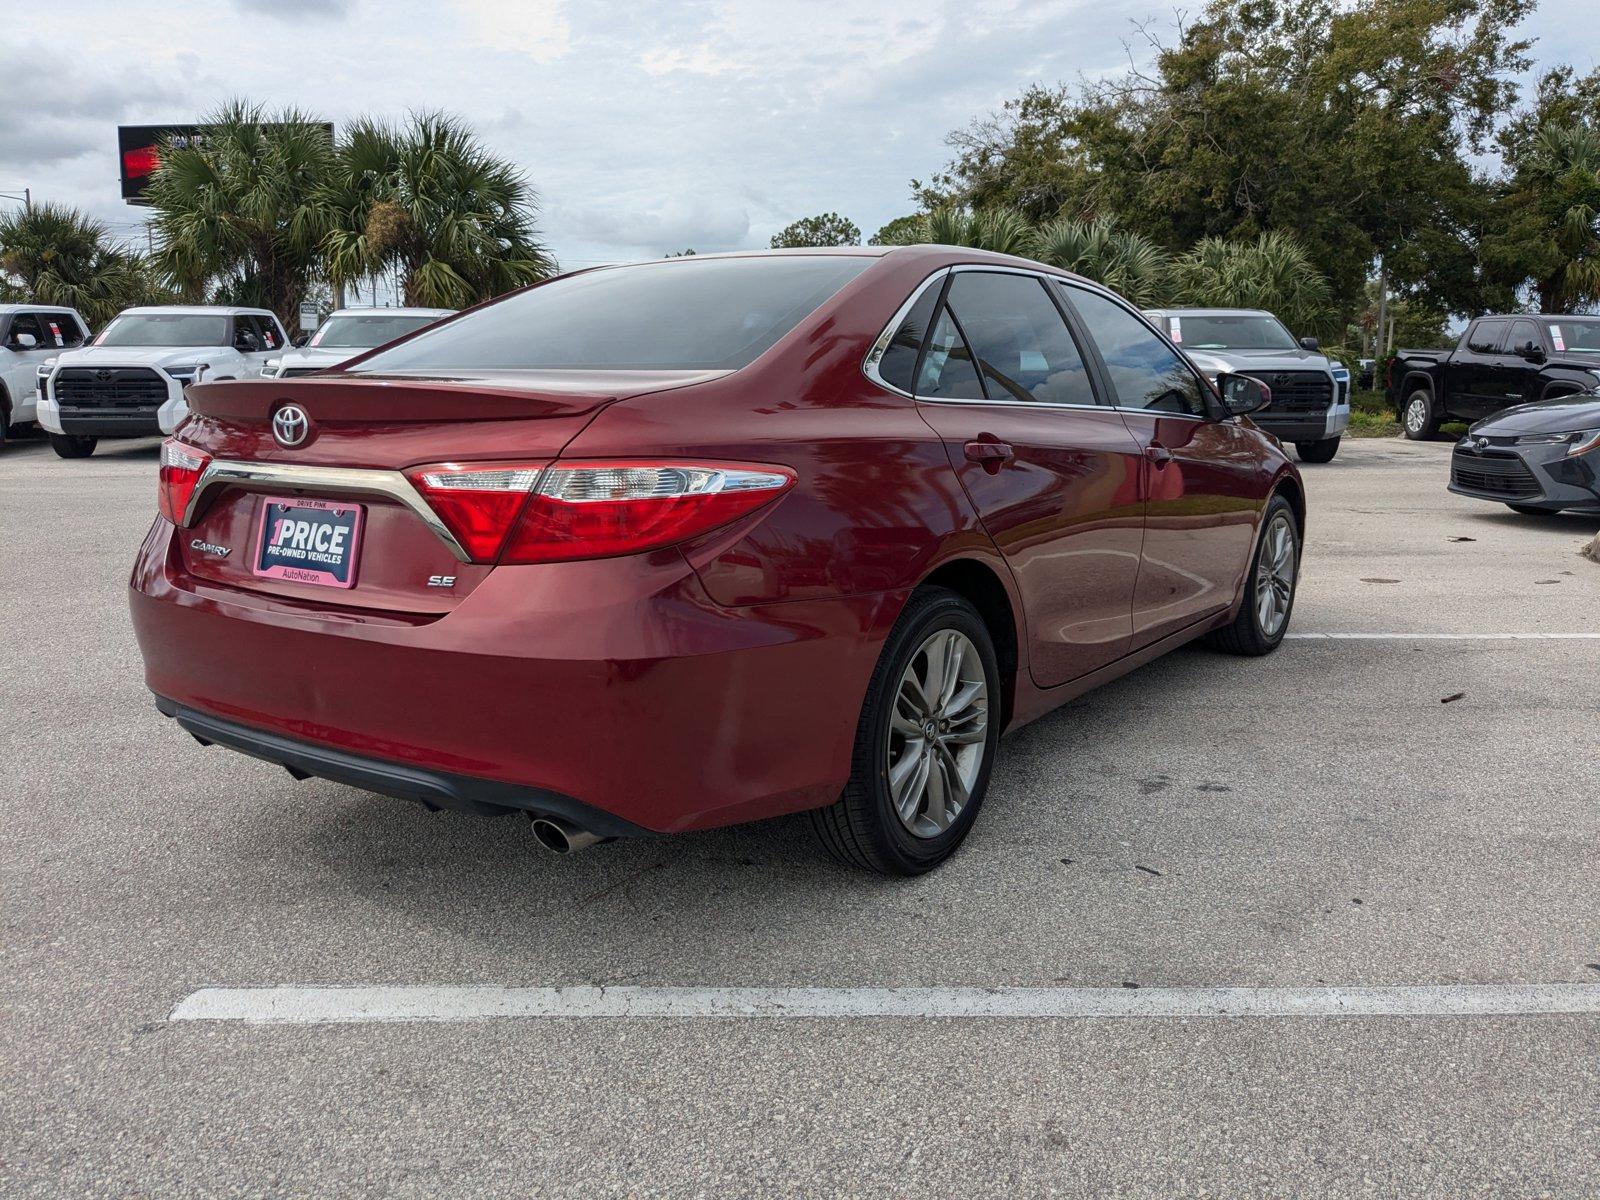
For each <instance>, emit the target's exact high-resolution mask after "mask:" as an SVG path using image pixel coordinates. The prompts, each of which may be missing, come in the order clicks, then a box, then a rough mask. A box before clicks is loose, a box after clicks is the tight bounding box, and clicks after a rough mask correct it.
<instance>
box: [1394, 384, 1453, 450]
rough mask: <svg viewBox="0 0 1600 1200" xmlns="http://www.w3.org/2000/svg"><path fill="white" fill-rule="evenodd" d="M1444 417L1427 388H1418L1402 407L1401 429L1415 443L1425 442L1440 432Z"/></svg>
mask: <svg viewBox="0 0 1600 1200" xmlns="http://www.w3.org/2000/svg"><path fill="white" fill-rule="evenodd" d="M1443 421H1444V416H1443V414H1442V413H1440V412H1439V410H1438V408H1437V406H1435V404H1434V402H1433V393H1432V392H1431V391H1429V390H1428V389H1427V388H1416V389H1415V390H1413V391H1412V392H1411V394H1410V395H1408V396H1407V397H1406V402H1405V403H1404V404H1403V405H1401V406H1400V429H1401V431H1402V432H1403V433H1404V434H1405V435H1406V437H1407V438H1409V439H1410V440H1411V441H1413V442H1425V441H1427V440H1428V439H1429V438H1431V437H1433V436H1434V435H1435V434H1436V433H1438V432H1439V426H1440V424H1441V423H1442V422H1443Z"/></svg>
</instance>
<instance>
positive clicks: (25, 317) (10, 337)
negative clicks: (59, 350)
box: [6, 313, 55, 350]
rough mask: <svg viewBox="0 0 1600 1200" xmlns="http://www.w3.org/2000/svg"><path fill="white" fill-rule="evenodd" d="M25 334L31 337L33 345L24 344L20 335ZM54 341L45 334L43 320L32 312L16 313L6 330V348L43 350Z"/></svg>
mask: <svg viewBox="0 0 1600 1200" xmlns="http://www.w3.org/2000/svg"><path fill="white" fill-rule="evenodd" d="M23 334H27V335H28V336H29V337H31V338H32V339H33V345H32V346H31V347H30V346H25V345H24V344H23V341H22V335H23ZM53 345H55V342H54V341H53V340H52V339H50V338H47V337H46V336H45V330H44V322H43V321H41V320H40V319H39V318H38V317H37V316H35V315H34V314H33V313H18V314H17V315H16V316H14V317H12V318H11V328H10V329H9V330H7V332H6V349H8V350H29V349H33V350H43V349H44V348H45V347H47V346H53Z"/></svg>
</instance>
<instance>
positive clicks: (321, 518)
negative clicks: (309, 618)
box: [250, 496, 361, 588]
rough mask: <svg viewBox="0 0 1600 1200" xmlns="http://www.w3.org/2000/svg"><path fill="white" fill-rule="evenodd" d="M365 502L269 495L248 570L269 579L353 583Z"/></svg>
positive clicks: (331, 584)
mask: <svg viewBox="0 0 1600 1200" xmlns="http://www.w3.org/2000/svg"><path fill="white" fill-rule="evenodd" d="M360 546H361V506H360V505H359V504H346V503H344V502H342V501H338V500H307V499H303V498H301V499H290V498H287V497H283V496H268V497H267V498H266V499H265V500H263V501H262V502H261V517H260V521H259V523H258V525H257V527H256V555H255V559H254V561H253V562H252V563H251V564H250V569H251V570H252V571H253V572H254V573H255V574H257V575H260V576H262V577H263V578H266V579H284V580H288V581H289V582H291V583H314V584H317V585H319V586H321V587H336V588H347V587H354V586H355V582H356V553H357V551H358V550H359V549H360Z"/></svg>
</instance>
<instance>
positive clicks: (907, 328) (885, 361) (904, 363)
mask: <svg viewBox="0 0 1600 1200" xmlns="http://www.w3.org/2000/svg"><path fill="white" fill-rule="evenodd" d="M939 290H940V289H939V285H938V284H937V283H933V284H930V285H929V286H928V287H925V288H923V289H922V295H920V296H918V297H917V302H916V303H915V304H913V305H912V306H911V311H910V312H908V313H906V316H905V320H903V321H901V322H900V327H899V328H898V329H896V330H895V331H894V336H893V337H892V338H890V339H889V345H888V346H887V347H886V348H885V349H884V352H883V357H882V358H880V359H879V360H878V375H879V377H880V378H881V379H882V380H883V381H884V382H885V383H887V384H890V385H892V386H894V387H897V388H899V389H900V390H901V391H902V392H911V391H914V390H915V388H914V386H913V385H914V383H915V379H914V376H915V375H916V370H917V354H918V353H919V352H920V351H921V350H922V340H923V338H925V337H927V336H928V326H929V325H930V324H931V323H932V321H933V308H934V305H936V304H938V303H939Z"/></svg>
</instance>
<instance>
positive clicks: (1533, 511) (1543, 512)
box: [1506, 503, 1555, 517]
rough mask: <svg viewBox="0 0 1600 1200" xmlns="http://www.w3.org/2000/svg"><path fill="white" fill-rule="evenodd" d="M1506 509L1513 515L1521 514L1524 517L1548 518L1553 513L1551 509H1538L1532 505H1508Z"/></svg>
mask: <svg viewBox="0 0 1600 1200" xmlns="http://www.w3.org/2000/svg"><path fill="white" fill-rule="evenodd" d="M1506 507H1507V508H1509V509H1510V510H1511V511H1512V512H1514V513H1521V514H1522V515H1523V516H1525V517H1548V516H1551V515H1553V514H1554V512H1555V510H1554V509H1552V508H1538V507H1535V506H1534V505H1532V504H1509V503H1508V504H1507V505H1506Z"/></svg>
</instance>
